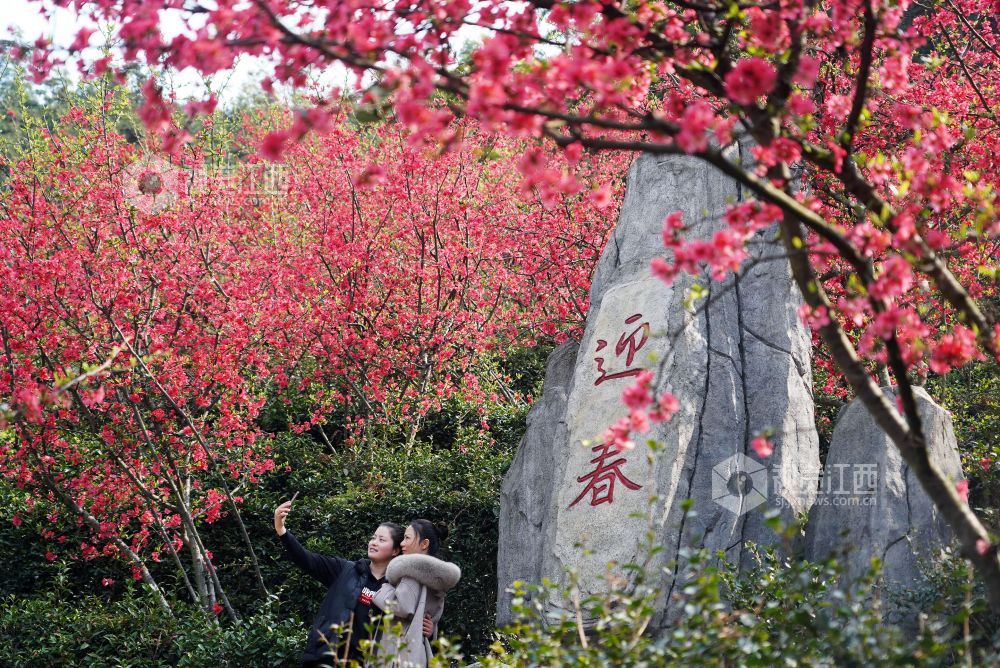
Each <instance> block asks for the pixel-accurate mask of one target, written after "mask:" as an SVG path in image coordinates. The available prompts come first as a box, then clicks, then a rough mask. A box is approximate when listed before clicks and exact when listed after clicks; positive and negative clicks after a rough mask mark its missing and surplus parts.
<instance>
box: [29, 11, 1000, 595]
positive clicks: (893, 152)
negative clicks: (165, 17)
mask: <svg viewBox="0 0 1000 668" xmlns="http://www.w3.org/2000/svg"><path fill="white" fill-rule="evenodd" d="M54 4H56V5H61V6H69V5H75V4H76V3H73V2H70V0H56V2H55V3H54ZM162 10H171V11H173V12H174V13H176V14H177V15H179V16H180V17H182V20H183V21H184V22H185V24H186V26H187V27H188V31H187V32H186V33H185V34H182V35H180V36H177V37H175V38H173V39H171V40H169V41H168V40H166V39H164V38H163V36H162V33H161V31H160V29H159V21H160V16H161V14H160V12H161V11H162ZM81 11H83V12H84V13H86V14H88V15H89V16H90V17H92V18H94V19H98V20H101V21H109V22H111V23H112V24H114V25H116V26H118V36H119V37H120V39H121V41H122V43H123V45H124V53H125V58H126V59H127V60H130V61H136V60H139V61H145V62H146V63H149V64H157V65H167V66H173V67H178V68H184V67H193V68H195V69H197V70H199V71H201V72H204V73H206V74H209V73H213V72H217V71H220V70H224V69H226V68H229V67H231V66H232V65H233V63H234V59H235V58H236V57H237V56H238V55H240V54H252V55H255V56H261V57H263V58H265V59H268V60H270V61H271V62H272V63H273V64H274V77H273V80H274V82H281V83H285V84H291V85H293V86H299V85H302V84H303V83H304V82H305V74H304V69H305V68H307V67H310V66H318V67H323V66H326V65H328V64H331V63H334V62H339V63H342V64H343V65H345V66H346V67H347V68H349V69H350V70H351V71H352V72H353V73H354V74H355V75H356V76H357V80H358V84H359V86H363V85H364V84H366V83H368V82H369V81H372V80H373V78H374V80H377V85H372V86H369V87H368V88H367V89H366V93H365V95H364V98H363V100H362V102H363V104H367V105H371V106H372V107H373V108H375V109H383V108H385V107H384V103H387V102H388V103H391V108H392V110H393V113H394V114H395V116H396V118H397V119H398V120H399V121H400V122H402V123H403V124H405V125H406V126H408V127H409V128H410V130H411V132H412V135H411V138H410V140H411V141H414V142H426V143H432V144H442V145H445V146H450V145H453V144H455V143H459V142H461V136H460V134H458V133H456V127H457V126H456V125H455V122H454V121H455V118H456V117H459V116H467V117H471V118H474V119H475V120H476V121H478V122H479V123H480V124H481V127H482V128H483V129H484V130H486V131H491V132H500V133H505V134H507V135H514V136H520V137H525V138H533V139H542V140H548V141H550V142H554V143H555V144H557V145H558V146H560V147H562V148H563V149H564V150H565V153H566V156H567V157H568V159H569V160H570V161H573V160H576V159H578V158H579V156H580V155H581V153H582V152H584V151H604V150H624V151H646V152H651V153H659V154H689V155H693V156H696V157H698V158H699V159H701V160H704V161H706V162H708V163H710V164H712V165H714V166H715V167H717V168H718V169H720V170H721V171H723V172H725V173H726V174H728V175H730V176H731V177H733V178H734V179H736V180H737V181H738V182H739V183H741V184H742V185H743V186H744V187H745V188H747V189H748V190H749V191H750V192H752V193H753V194H754V195H755V196H756V201H755V202H750V203H742V204H739V205H734V206H733V207H732V208H731V209H730V211H729V212H728V214H727V215H726V222H727V223H728V227H727V229H725V230H723V231H722V232H720V233H718V234H717V235H716V237H715V238H714V239H712V240H711V241H710V242H708V243H706V242H702V241H690V240H687V239H685V234H684V232H685V227H686V225H685V221H683V220H681V219H679V217H677V216H672V217H670V218H668V220H667V221H666V223H665V227H664V241H665V243H666V244H667V246H668V248H669V250H670V252H669V253H667V255H666V257H665V259H664V260H662V261H660V262H657V263H655V264H654V267H653V269H654V272H655V273H657V274H658V275H660V276H661V277H662V278H663V279H664V280H667V281H669V280H671V279H672V278H673V276H675V275H676V273H677V272H679V271H701V269H702V267H704V266H706V265H707V266H708V267H709V268H710V269H711V271H712V273H713V275H715V276H717V277H718V276H722V275H724V274H725V273H726V272H729V271H734V270H737V269H738V268H739V266H740V264H741V262H742V260H743V259H744V258H745V251H744V245H745V243H746V242H747V240H748V239H749V237H750V236H751V235H753V234H754V233H755V232H757V231H759V230H761V229H765V228H766V229H770V226H772V225H774V226H775V229H776V230H777V233H776V240H777V241H779V242H780V244H782V245H783V247H784V254H785V261H787V262H789V263H790V265H791V270H792V273H793V275H794V277H795V280H796V282H797V283H798V286H799V288H800V289H801V292H802V295H803V297H804V301H805V304H804V307H803V311H802V315H803V317H804V318H805V319H806V320H807V322H808V323H809V324H810V325H811V326H812V327H813V328H814V331H815V332H816V333H818V336H819V338H820V339H821V340H822V342H823V344H824V345H825V346H826V348H827V352H828V354H829V356H830V359H831V360H832V361H833V363H834V364H835V366H836V367H837V369H838V370H839V372H840V373H842V374H843V378H844V379H846V382H847V383H848V384H849V386H850V388H851V389H852V390H853V392H854V393H855V394H856V395H857V396H858V397H859V398H860V399H861V400H862V401H863V402H864V404H865V405H866V406H867V408H868V410H869V411H870V412H871V414H872V415H873V416H874V418H875V419H876V421H877V422H878V424H879V425H880V426H881V427H882V428H883V429H884V430H885V431H886V433H887V434H888V435H889V436H890V437H891V439H892V440H893V442H894V443H895V444H896V446H897V447H898V448H899V449H900V452H901V453H902V456H903V457H904V459H905V461H906V462H907V464H908V465H909V466H910V468H911V469H912V470H913V472H914V473H915V474H916V475H917V477H918V479H919V480H920V482H921V484H922V485H923V487H924V489H925V490H926V491H927V492H928V494H929V495H930V496H931V498H932V499H933V500H934V502H935V504H936V505H937V507H938V508H939V509H940V511H941V512H942V514H943V515H944V516H945V517H946V519H947V520H948V522H949V523H950V525H951V527H952V528H953V529H954V531H955V533H956V535H957V537H958V539H959V540H960V542H961V545H962V547H963V553H964V554H965V556H966V557H967V558H968V559H970V560H971V562H972V563H973V564H974V565H975V567H976V569H977V570H978V572H979V574H980V575H981V577H982V578H983V579H984V581H985V582H986V585H987V589H988V593H989V598H990V601H991V604H992V605H993V606H994V608H995V609H997V610H1000V556H998V550H997V544H996V541H995V540H994V539H993V538H991V536H990V535H989V534H988V532H987V530H986V528H985V527H984V526H983V524H982V523H981V522H980V520H979V519H978V518H977V516H976V515H975V514H974V513H973V511H972V510H971V509H970V508H969V506H968V503H967V498H966V493H967V490H966V489H965V488H963V487H961V486H957V485H956V483H955V481H953V480H949V479H947V478H946V477H945V476H944V475H942V473H941V472H940V471H939V470H938V469H937V468H936V466H935V465H934V464H933V462H931V461H930V460H929V459H928V456H927V451H926V448H925V443H924V435H923V432H922V428H921V423H920V418H919V415H918V414H917V410H916V402H915V399H914V394H913V391H912V387H913V384H914V383H915V382H919V379H920V378H921V377H922V376H924V375H926V374H927V373H928V372H933V373H936V374H944V373H947V372H948V371H949V370H951V369H953V368H956V367H959V366H962V365H964V364H966V363H968V362H970V361H971V360H974V359H981V358H985V357H987V356H989V357H1000V327H998V324H997V319H996V309H995V304H996V264H995V262H996V260H995V258H996V255H997V253H996V251H997V248H996V246H997V233H998V231H1000V226H998V223H997V218H996V214H995V209H994V206H995V198H996V194H995V192H996V183H995V180H996V178H997V174H998V170H997V164H996V161H997V155H998V148H1000V146H998V141H997V139H998V132H997V131H998V127H1000V122H998V118H997V113H996V109H997V104H996V98H995V85H996V83H995V82H996V81H997V80H998V76H997V75H998V72H997V65H998V60H1000V51H998V42H997V36H996V22H995V3H992V2H990V0H926V1H925V2H920V3H917V2H909V1H908V0H902V1H894V0H885V1H883V0H823V1H817V0H775V1H773V2H748V1H743V0H730V1H725V2H722V1H719V0H679V1H676V2H620V1H618V0H602V1H596V2H595V1H591V0H579V1H576V2H557V1H555V0H527V1H524V2H499V1H495V0H482V1H480V2H471V1H469V0H458V1H449V0H411V1H408V2H407V1H405V0H403V1H388V2H381V1H378V0H376V1H374V2H373V1H372V0H337V1H335V2H322V1H320V2H317V1H315V0H308V1H305V0H302V1H300V0H251V1H250V2H241V3H236V2H228V1H223V0H220V1H219V2H215V3H206V4H204V5H202V4H200V3H198V2H197V1H196V0H142V1H141V2H139V1H137V0H95V1H94V2H89V3H87V4H86V5H85V6H84V8H83V9H82V10H81ZM469 36H471V37H472V38H473V39H476V40H479V41H480V42H481V43H479V44H478V45H477V47H476V48H475V49H474V50H473V51H472V52H471V55H470V56H468V57H462V55H461V52H460V51H459V49H460V46H461V43H462V41H463V38H466V37H469ZM88 37H89V35H88V34H87V33H85V32H81V34H80V36H79V39H78V44H77V45H76V46H77V47H79V46H81V45H82V44H83V43H85V42H86V40H87V38H88ZM34 47H35V48H34V49H33V50H31V51H30V53H31V57H32V60H33V64H34V67H35V69H36V71H37V72H38V73H39V75H44V72H45V70H46V68H48V67H50V66H51V65H52V64H53V63H54V62H56V60H57V59H58V58H64V57H67V54H64V53H61V52H59V51H58V50H56V49H53V48H51V47H50V46H49V45H47V44H46V43H44V42H39V43H38V44H36V45H34ZM26 53H27V51H26ZM84 65H85V66H87V67H92V68H95V69H96V70H98V71H100V70H103V69H106V68H107V67H109V66H110V65H111V64H110V63H109V62H107V61H99V62H96V63H85V64H84ZM145 95H146V98H147V99H146V105H145V112H144V120H145V121H146V123H147V125H148V127H149V128H150V129H152V130H156V131H160V132H169V131H170V118H169V114H168V113H167V112H166V111H165V110H166V106H165V105H164V104H163V102H162V100H160V94H159V91H158V89H157V88H156V86H155V85H154V84H153V83H152V82H151V83H150V84H149V85H148V86H147V87H146V90H145ZM333 97H334V98H336V97H337V96H336V95H335V96H333ZM207 104H208V105H209V106H211V104H212V101H211V100H209V101H207ZM335 107H336V99H331V100H330V104H326V105H320V106H319V107H317V108H316V109H314V110H311V111H310V112H309V113H307V114H306V113H304V114H302V115H301V116H300V117H299V118H298V119H297V120H296V122H295V124H294V125H293V126H292V127H290V128H288V129H286V130H280V131H277V132H275V133H272V134H271V135H270V136H268V137H267V138H266V139H265V142H264V146H265V150H266V151H267V152H268V153H270V154H271V155H275V156H276V155H278V154H280V153H281V152H282V150H283V148H285V147H286V146H287V144H288V143H289V142H291V141H293V140H294V139H296V138H297V137H300V136H302V135H303V134H304V133H305V132H307V131H308V130H309V129H317V130H320V131H322V130H323V128H324V127H325V126H326V125H327V120H326V119H327V118H328V116H329V115H330V114H334V113H336V110H335ZM737 133H746V134H748V135H749V136H750V137H751V138H752V140H753V142H754V143H755V148H754V149H753V152H754V158H755V160H756V165H757V166H756V167H755V168H752V169H747V168H745V167H743V166H741V165H740V164H735V163H734V162H732V161H730V160H729V159H727V157H726V155H725V153H724V148H725V147H726V146H727V145H729V144H730V143H731V142H732V141H733V140H734V135H735V134H737ZM519 168H520V171H521V175H522V178H523V180H524V183H525V184H527V185H528V186H531V187H533V188H535V189H536V190H537V191H538V192H540V193H542V194H543V195H545V196H551V193H555V192H575V191H576V190H578V189H579V187H580V184H579V183H576V182H575V181H574V179H572V178H566V175H565V172H564V171H563V170H562V169H561V168H560V167H558V166H557V165H555V164H554V163H552V161H550V160H548V159H547V158H546V153H545V151H544V150H543V148H542V147H541V145H536V146H535V147H534V148H532V149H530V150H527V151H526V152H525V153H524V155H523V158H522V160H521V161H520V164H519ZM880 380H881V381H882V382H881V383H880ZM884 381H889V382H891V383H892V384H893V385H895V386H896V388H897V389H896V396H898V400H897V399H895V398H893V397H892V396H890V395H887V393H886V392H885V391H884V389H883V387H882V386H881V385H882V384H884Z"/></svg>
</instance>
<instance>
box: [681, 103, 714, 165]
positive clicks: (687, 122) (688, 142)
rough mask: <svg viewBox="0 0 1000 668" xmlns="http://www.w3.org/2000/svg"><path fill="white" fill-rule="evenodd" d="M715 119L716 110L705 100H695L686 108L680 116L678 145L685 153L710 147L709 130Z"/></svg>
mask: <svg viewBox="0 0 1000 668" xmlns="http://www.w3.org/2000/svg"><path fill="white" fill-rule="evenodd" d="M714 121H715V111H713V110H712V107H710V106H709V105H708V103H707V102H705V101H704V100H695V101H694V102H692V103H691V104H690V105H688V106H687V108H686V109H684V113H683V114H682V115H681V118H680V128H681V129H680V132H678V133H677V139H676V141H677V145H678V146H680V147H681V150H683V151H684V152H685V153H697V152H698V151H704V150H705V149H706V148H708V134H707V131H708V129H709V128H711V127H712V124H713V123H714Z"/></svg>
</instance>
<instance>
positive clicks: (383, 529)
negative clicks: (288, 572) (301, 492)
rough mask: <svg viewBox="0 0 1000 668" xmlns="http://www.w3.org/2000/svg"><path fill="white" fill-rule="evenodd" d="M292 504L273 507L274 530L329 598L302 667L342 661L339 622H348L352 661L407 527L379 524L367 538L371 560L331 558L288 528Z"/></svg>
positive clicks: (315, 624)
mask: <svg viewBox="0 0 1000 668" xmlns="http://www.w3.org/2000/svg"><path fill="white" fill-rule="evenodd" d="M291 508H292V502H291V501H286V502H285V503H283V504H281V505H280V506H278V507H277V508H276V509H275V511H274V530H275V531H276V532H277V533H278V536H280V537H281V542H282V543H283V544H284V546H285V550H286V551H287V553H288V556H289V558H290V559H291V560H292V561H293V562H294V563H295V565H296V566H298V567H299V568H301V569H302V570H303V571H304V572H306V573H308V574H309V575H311V576H313V577H314V578H316V579H317V580H319V581H320V582H322V583H323V584H324V585H325V586H326V587H327V591H326V597H325V598H324V599H323V604H322V605H321V606H320V608H319V612H318V613H317V614H316V618H315V619H314V620H313V625H312V629H311V630H310V631H309V640H308V641H307V642H306V648H305V651H303V653H302V666H303V668H317V667H319V666H335V665H338V664H342V663H343V662H344V661H343V657H344V654H343V652H342V651H341V653H340V656H339V657H338V647H339V646H340V645H341V639H340V638H338V637H336V636H334V635H332V634H331V631H330V627H331V626H333V625H337V624H340V625H342V626H344V628H345V629H346V631H345V633H350V640H349V643H348V651H347V658H348V660H350V659H360V657H361V651H360V648H359V646H358V644H359V643H360V641H361V640H363V639H365V638H368V637H369V635H368V631H367V629H365V626H366V625H367V624H368V621H369V613H370V612H371V604H372V598H373V597H374V596H375V593H376V592H378V590H379V589H380V588H381V587H382V585H383V584H384V583H385V569H386V567H387V566H388V565H389V562H390V561H391V560H392V558H393V557H395V556H396V555H397V554H399V548H400V543H402V541H403V529H402V527H400V526H399V525H398V524H393V523H392V522H385V523H383V524H380V525H379V526H378V528H377V529H375V532H374V533H373V534H372V537H371V539H370V540H369V541H368V558H367V559H358V560H357V561H350V560H348V559H342V558H341V557H328V556H325V555H322V554H317V553H315V552H310V551H309V550H307V549H305V548H304V547H302V545H301V544H300V543H299V541H298V540H296V539H295V536H293V535H292V534H291V533H289V531H288V530H287V529H285V518H286V517H287V516H288V513H289V511H290V510H291ZM376 612H377V611H376Z"/></svg>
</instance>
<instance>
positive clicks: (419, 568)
mask: <svg viewBox="0 0 1000 668" xmlns="http://www.w3.org/2000/svg"><path fill="white" fill-rule="evenodd" d="M385 577H386V580H388V583H386V584H384V585H382V589H380V590H379V592H378V593H377V594H375V598H374V600H373V601H372V604H373V605H375V606H376V607H378V608H380V609H381V610H384V611H386V612H391V613H392V614H393V616H394V617H395V620H394V621H395V622H397V623H402V626H403V630H402V633H401V634H397V633H393V632H392V630H390V629H383V631H382V640H381V642H380V643H379V651H378V655H379V657H380V658H382V659H384V660H385V661H386V665H390V666H399V667H400V668H424V667H425V666H427V665H429V664H430V660H431V645H430V642H428V640H427V638H425V637H424V633H423V626H424V622H423V620H424V615H430V618H431V619H433V620H434V624H435V626H436V625H437V623H438V621H439V620H440V619H441V614H442V613H443V612H444V595H445V594H446V593H447V591H448V590H449V589H451V588H452V587H454V586H455V585H456V584H457V583H458V580H459V578H461V577H462V571H461V569H459V567H458V566H456V565H455V564H453V563H450V562H447V561H442V560H440V559H438V558H436V557H431V556H429V555H426V554H404V555H402V556H399V557H396V558H395V559H393V560H392V561H390V562H389V567H388V568H387V569H386V572H385Z"/></svg>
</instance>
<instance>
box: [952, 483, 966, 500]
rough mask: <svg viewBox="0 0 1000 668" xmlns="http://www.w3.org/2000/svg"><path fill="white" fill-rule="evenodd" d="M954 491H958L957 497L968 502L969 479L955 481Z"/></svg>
mask: <svg viewBox="0 0 1000 668" xmlns="http://www.w3.org/2000/svg"><path fill="white" fill-rule="evenodd" d="M955 491H956V492H958V498H960V499H962V501H965V502H966V503H968V502H969V481H968V480H959V481H958V482H956V483H955Z"/></svg>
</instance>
